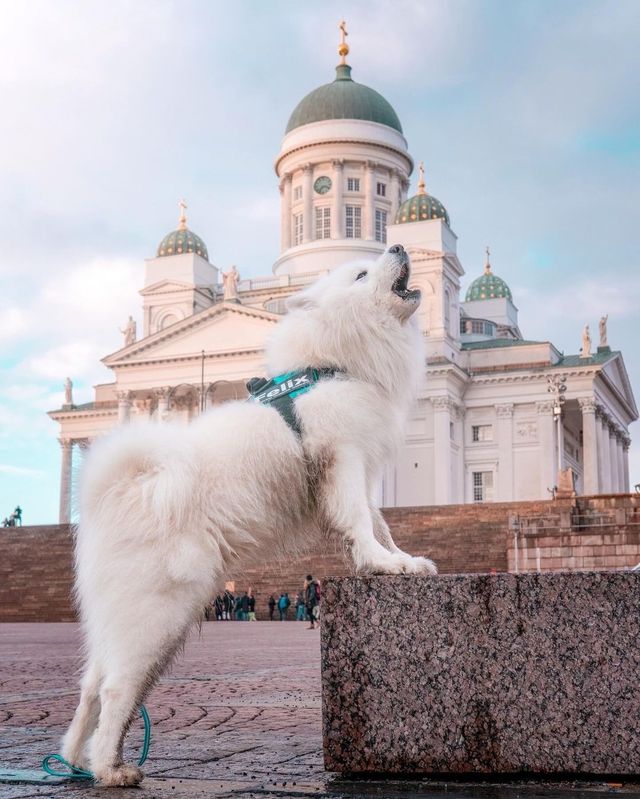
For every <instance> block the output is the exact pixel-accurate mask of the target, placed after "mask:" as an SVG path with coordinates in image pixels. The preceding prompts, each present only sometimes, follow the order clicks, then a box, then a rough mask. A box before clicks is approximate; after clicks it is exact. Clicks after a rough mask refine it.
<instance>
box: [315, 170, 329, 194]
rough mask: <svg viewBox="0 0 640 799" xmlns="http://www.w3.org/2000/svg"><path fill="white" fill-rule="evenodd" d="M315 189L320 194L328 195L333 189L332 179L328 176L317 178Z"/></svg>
mask: <svg viewBox="0 0 640 799" xmlns="http://www.w3.org/2000/svg"><path fill="white" fill-rule="evenodd" d="M313 188H314V190H315V191H316V192H317V193H318V194H326V193H327V192H328V191H329V189H330V188H331V178H329V177H327V176H326V175H322V176H321V177H319V178H316V181H315V183H314V184H313Z"/></svg>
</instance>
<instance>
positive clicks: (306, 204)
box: [302, 164, 313, 244]
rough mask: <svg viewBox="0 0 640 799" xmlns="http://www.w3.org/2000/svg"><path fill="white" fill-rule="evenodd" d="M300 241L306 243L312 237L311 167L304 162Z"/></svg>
mask: <svg viewBox="0 0 640 799" xmlns="http://www.w3.org/2000/svg"><path fill="white" fill-rule="evenodd" d="M302 206H303V208H304V218H303V220H302V241H303V243H305V244H306V243H307V242H309V241H311V239H312V238H313V167H312V165H311V164H305V165H304V167H303V168H302Z"/></svg>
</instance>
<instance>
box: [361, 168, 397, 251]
mask: <svg viewBox="0 0 640 799" xmlns="http://www.w3.org/2000/svg"><path fill="white" fill-rule="evenodd" d="M375 167H376V164H375V162H373V161H367V163H366V166H365V170H364V238H365V239H368V240H369V241H371V240H372V239H373V237H374V233H375V214H374V210H373V209H374V205H373V203H374V196H375V187H374V185H373V182H374V181H373V179H374V176H375V173H374V169H375ZM391 243H392V244H393V242H391Z"/></svg>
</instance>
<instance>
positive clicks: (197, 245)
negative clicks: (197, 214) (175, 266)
mask: <svg viewBox="0 0 640 799" xmlns="http://www.w3.org/2000/svg"><path fill="white" fill-rule="evenodd" d="M189 252H194V253H195V254H196V255H199V256H201V257H202V258H204V259H205V261H208V260H209V253H208V252H207V245H206V244H205V243H204V241H202V239H201V238H200V236H197V235H196V234H195V233H194V232H193V231H191V230H189V229H188V228H187V227H184V228H183V227H180V228H178V230H172V231H171V233H167V235H166V236H165V237H164V238H163V239H162V241H161V242H160V244H159V245H158V252H157V253H156V254H157V256H158V258H161V257H162V256H165V255H183V254H184V253H189Z"/></svg>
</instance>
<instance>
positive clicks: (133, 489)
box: [62, 247, 435, 785]
mask: <svg viewBox="0 0 640 799" xmlns="http://www.w3.org/2000/svg"><path fill="white" fill-rule="evenodd" d="M407 274H408V257H407V256H406V254H405V252H404V250H402V248H401V247H395V248H390V250H389V251H387V252H386V253H385V254H384V255H383V256H381V258H380V259H379V260H378V261H377V262H375V263H370V264H367V265H366V266H364V265H346V266H344V267H341V268H338V269H336V270H335V271H334V272H332V273H331V274H330V275H328V276H326V277H324V278H322V279H321V280H319V281H318V282H317V283H315V284H314V285H313V286H311V287H310V288H308V289H307V290H305V291H303V292H302V293H300V294H297V295H295V296H293V297H292V298H290V300H289V301H288V307H289V314H288V315H287V316H286V317H285V318H284V319H283V320H282V321H281V322H280V323H279V325H278V326H277V328H276V330H275V334H274V336H273V338H272V341H271V344H270V347H269V348H268V364H269V369H268V371H269V373H270V374H272V375H276V374H280V373H283V372H289V371H294V370H297V369H302V368H305V367H307V366H313V367H318V368H321V367H333V368H336V369H339V370H341V371H340V373H339V374H338V376H336V377H335V378H331V379H326V380H322V381H321V382H320V383H319V384H317V385H316V386H315V387H314V388H313V389H312V390H310V391H309V392H307V393H306V394H303V395H301V396H300V397H298V398H297V399H296V400H295V409H296V415H297V417H298V420H299V423H300V427H301V430H302V437H301V438H300V437H298V435H296V433H295V432H293V430H292V429H291V428H290V427H288V426H287V424H286V423H285V422H284V421H283V419H282V418H281V416H280V415H279V414H278V412H277V411H276V410H274V409H272V408H270V407H265V406H262V405H258V404H254V403H247V402H235V403H228V404H226V405H222V406H220V407H217V408H215V409H213V410H212V411H210V412H208V413H206V414H204V415H203V416H201V417H200V418H199V419H198V420H197V421H196V422H194V423H193V424H192V425H190V426H189V427H185V426H182V425H180V426H179V425H173V424H159V425H152V424H148V425H142V424H141V425H130V426H127V427H123V428H121V429H119V430H118V431H116V432H115V433H114V434H112V435H110V436H108V437H106V438H104V439H102V440H100V441H98V442H96V443H95V444H94V445H93V446H92V448H91V451H90V454H89V456H88V460H87V463H86V465H85V469H84V474H83V477H82V482H81V497H80V512H81V522H80V525H79V528H78V531H77V541H76V571H77V581H76V590H77V598H78V602H79V607H80V611H81V619H82V626H83V629H84V633H85V644H86V656H87V663H86V669H85V673H84V676H83V679H82V683H81V687H82V693H81V697H80V703H79V705H78V708H77V710H76V713H75V716H74V719H73V722H72V724H71V726H70V728H69V730H68V732H67V734H66V736H65V738H64V742H63V750H62V752H63V755H64V757H65V758H66V759H67V760H68V761H70V762H71V763H74V764H76V765H78V766H82V767H89V768H91V770H92V771H93V772H94V774H95V775H96V777H97V779H98V780H99V781H100V782H102V783H103V784H106V785H133V784H136V783H138V782H139V781H140V780H141V779H142V772H141V771H140V770H139V769H138V768H137V767H136V766H134V765H129V764H125V763H123V759H122V744H123V739H124V736H125V733H126V731H127V729H128V727H129V724H130V723H131V721H132V719H133V718H134V717H135V715H136V713H137V708H138V706H139V704H140V702H141V701H143V699H144V697H145V695H146V694H147V692H148V691H149V689H150V688H151V686H152V685H153V684H154V682H155V680H156V679H157V677H158V676H159V675H160V673H161V672H162V670H163V669H164V667H165V666H166V665H167V663H168V662H169V661H170V660H171V658H172V656H173V655H174V653H175V652H176V650H177V649H178V648H179V647H180V646H181V644H182V643H183V641H184V639H185V636H186V634H187V631H188V629H189V628H190V627H191V626H192V625H193V624H194V622H196V621H197V620H198V619H199V618H200V616H201V613H202V608H203V607H204V606H205V604H206V603H207V602H208V601H209V600H210V598H211V596H212V595H213V594H214V593H215V591H216V590H218V589H219V588H220V587H221V586H222V585H223V582H224V579H225V575H226V574H228V573H229V571H230V570H231V568H232V567H233V569H236V568H237V566H238V564H247V563H249V562H251V561H252V560H256V559H259V558H264V556H265V553H269V552H272V551H273V548H274V546H276V545H279V546H281V547H284V548H290V547H291V546H296V545H297V542H298V541H299V539H300V537H301V536H304V535H307V536H308V535H314V534H316V535H317V534H321V533H322V532H323V531H326V530H329V529H330V530H333V531H337V532H338V533H339V534H340V535H342V536H343V537H344V539H345V541H346V543H347V544H348V546H349V548H350V551H351V553H352V556H353V560H354V563H355V566H356V568H357V569H358V570H359V571H361V572H377V573H392V574H396V573H435V567H434V565H433V563H432V562H431V561H430V560H427V559H426V558H421V557H411V556H410V555H407V554H406V553H404V552H402V551H401V550H399V549H398V548H397V547H396V546H395V544H394V543H393V540H392V538H391V535H390V533H389V529H388V527H387V525H386V523H385V522H384V519H383V518H382V516H381V514H380V513H379V511H378V509H377V508H376V507H375V506H374V504H373V502H372V499H371V497H372V495H373V489H374V486H375V481H376V480H377V479H378V477H379V472H380V469H381V466H382V464H383V463H384V461H385V460H388V458H389V457H390V456H391V455H392V453H393V451H394V448H395V447H396V445H397V443H398V441H399V440H400V439H401V436H402V431H403V425H404V423H405V419H406V416H407V412H408V410H409V408H410V406H411V403H412V401H413V399H414V396H415V388H416V384H417V381H418V380H419V376H420V375H421V373H422V357H423V353H422V347H421V343H420V334H419V331H418V328H417V324H416V323H415V319H414V318H413V316H412V314H413V312H414V311H415V309H416V308H417V306H418V304H419V300H420V298H419V292H417V291H414V292H411V291H407V290H405V289H406V279H407ZM399 287H400V290H398V289H399Z"/></svg>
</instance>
